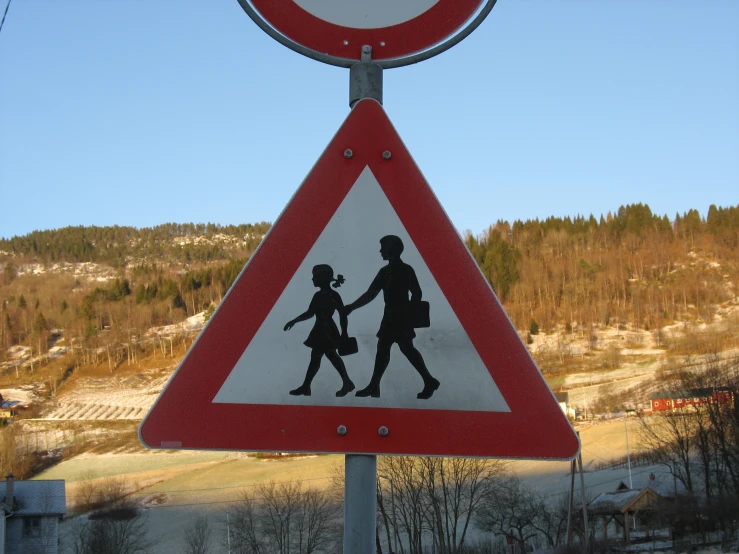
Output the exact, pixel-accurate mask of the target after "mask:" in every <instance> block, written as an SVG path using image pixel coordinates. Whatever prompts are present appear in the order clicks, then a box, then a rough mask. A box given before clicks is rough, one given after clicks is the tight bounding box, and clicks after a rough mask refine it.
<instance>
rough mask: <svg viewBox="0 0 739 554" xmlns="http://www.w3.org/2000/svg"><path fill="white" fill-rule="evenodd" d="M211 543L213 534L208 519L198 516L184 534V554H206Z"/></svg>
mask: <svg viewBox="0 0 739 554" xmlns="http://www.w3.org/2000/svg"><path fill="white" fill-rule="evenodd" d="M212 542H213V532H212V530H211V528H210V523H209V522H208V518H207V517H205V516H198V517H196V518H195V521H193V522H192V525H190V526H189V527H188V528H187V531H186V532H185V550H184V552H185V554H208V552H210V548H211V543H212Z"/></svg>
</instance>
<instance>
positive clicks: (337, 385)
mask: <svg viewBox="0 0 739 554" xmlns="http://www.w3.org/2000/svg"><path fill="white" fill-rule="evenodd" d="M386 235H395V236H397V237H399V238H400V239H401V240H402V242H403V245H404V250H403V252H402V255H401V260H402V261H403V262H405V264H408V265H410V266H411V267H412V268H413V270H414V272H415V274H416V277H417V279H418V284H419V285H420V287H421V291H422V295H423V300H424V301H427V302H429V304H430V326H429V327H427V328H419V329H415V334H416V337H415V338H414V339H413V345H414V346H415V348H416V349H417V351H418V352H420V354H421V356H422V357H423V360H424V362H425V365H426V367H427V369H428V371H429V373H430V374H431V375H432V376H433V378H435V379H436V380H438V381H439V387H438V389H436V390H435V391H434V392H433V394H432V395H431V397H430V398H426V399H418V398H417V397H416V395H417V394H418V393H420V392H421V391H422V390H423V389H424V379H423V378H422V377H421V375H420V373H419V372H418V371H416V369H415V368H414V366H413V365H412V364H411V363H410V362H409V360H408V359H407V358H406V356H404V354H403V353H402V352H401V351H400V349H399V346H398V344H393V346H392V348H391V351H390V362H389V365H388V366H387V370H386V371H385V373H384V374H383V376H382V379H381V382H380V396H379V397H358V396H356V393H357V392H358V391H360V390H361V389H363V388H365V387H367V386H368V384H369V383H370V379H371V378H372V376H373V370H374V366H375V354H376V352H377V346H378V337H377V333H378V330H379V329H380V323H381V321H382V319H383V312H384V309H385V302H384V299H383V293H382V292H380V293H379V295H378V296H377V297H376V298H375V299H374V300H372V301H371V302H370V303H368V304H366V305H365V306H364V307H361V308H358V309H356V311H353V312H351V313H350V314H349V318H348V335H349V336H350V337H356V339H357V343H358V352H357V353H356V354H352V355H348V356H344V357H342V358H341V359H342V360H343V362H344V365H345V367H346V371H347V374H348V376H349V378H350V379H351V381H352V382H353V383H354V385H355V387H356V389H355V390H354V391H352V392H350V393H348V394H347V395H346V396H343V397H337V396H336V392H337V391H339V390H340V389H341V388H342V378H341V377H340V375H339V372H338V371H337V369H335V368H334V366H333V365H332V363H331V362H330V361H329V360H328V359H327V358H326V357H325V356H323V357H322V358H321V365H320V369H319V371H318V373H317V374H316V375H315V377H314V378H313V380H312V383H311V386H310V396H304V395H299V396H296V395H294V394H290V391H294V390H295V389H297V388H299V387H300V386H301V385H302V384H303V382H304V379H305V377H306V371H307V369H308V364H309V362H310V360H311V353H312V350H311V348H309V347H308V346H305V345H304V344H303V342H304V341H306V339H307V338H308V336H309V335H310V334H311V331H312V329H313V327H314V324H315V323H316V319H315V317H313V318H310V319H307V320H305V321H302V322H298V323H295V324H294V326H293V327H292V328H291V329H289V330H288V331H285V330H284V328H285V325H286V324H287V323H288V322H290V321H291V320H293V319H294V318H296V317H297V316H299V315H300V314H302V313H304V312H306V310H308V307H309V305H311V301H312V299H313V297H314V295H315V294H316V292H317V291H318V288H317V287H316V286H314V284H313V282H312V277H313V273H312V270H313V267H314V266H316V265H319V264H328V265H329V266H331V268H332V269H333V274H334V277H336V276H337V275H339V274H341V275H343V277H344V278H345V282H344V283H343V284H342V285H341V286H340V287H338V288H333V287H332V288H331V291H334V292H336V293H338V294H339V295H340V296H341V299H342V301H343V304H344V305H348V304H350V303H353V302H354V301H356V300H357V299H358V298H359V297H360V296H361V295H362V294H363V293H365V292H366V291H367V289H368V288H369V286H370V283H372V281H373V279H375V276H376V275H377V274H378V271H379V270H380V269H381V268H383V267H385V266H387V264H388V262H387V261H385V260H383V258H382V256H381V255H380V242H379V240H380V238H382V237H383V236H386ZM333 320H334V322H335V324H336V326H337V327H338V326H339V316H338V313H335V314H334V316H333ZM213 402H215V403H233V404H276V405H291V404H292V405H310V406H352V407H383V408H411V409H433V410H467V411H489V412H508V411H510V410H509V408H508V405H507V404H506V402H505V400H504V399H503V397H502V395H501V393H500V391H499V390H498V387H497V386H496V385H495V382H494V381H493V379H492V377H491V375H490V372H488V370H487V369H486V368H485V365H484V364H483V362H482V360H481V359H480V357H479V355H478V353H477V351H476V349H475V347H474V346H473V345H472V343H471V341H470V339H469V338H468V336H467V333H466V332H465V331H464V329H463V327H462V325H461V324H460V322H459V320H458V319H457V316H456V315H455V314H454V311H453V310H452V308H451V306H450V305H449V303H448V302H447V300H446V298H445V296H444V294H443V293H442V291H441V289H440V288H439V286H438V285H437V283H436V280H435V279H434V277H433V276H432V275H431V273H430V271H429V269H428V267H427V266H426V264H425V262H424V261H423V259H422V258H421V255H420V253H419V252H418V250H417V249H416V247H415V245H414V244H413V241H412V240H411V238H410V236H409V235H408V233H407V232H406V230H405V228H404V226H403V224H402V223H401V221H400V219H399V218H398V216H397V215H396V213H395V211H394V210H393V208H392V206H391V204H390V202H389V201H388V199H387V197H386V196H385V194H384V192H383V191H382V188H381V187H380V185H379V183H378V182H377V179H376V178H375V176H374V175H373V173H372V171H371V170H370V169H369V167H366V168H365V169H364V171H363V172H362V173H361V175H360V176H359V178H358V179H357V181H356V183H355V184H354V185H353V187H352V189H351V190H350V191H349V193H348V194H347V196H346V198H345V199H344V200H343V202H342V203H341V205H340V206H339V208H338V210H337V211H336V213H335V214H334V216H333V217H332V218H331V220H330V221H329V223H328V225H327V226H326V228H325V229H324V230H323V232H322V233H321V235H320V237H319V238H318V240H317V241H316V243H315V245H314V246H313V248H312V249H311V250H310V252H309V253H308V255H307V256H306V258H305V260H303V263H302V264H301V265H300V268H299V269H298V271H297V273H296V274H295V275H294V276H293V278H292V280H291V281H290V282H289V284H288V285H287V287H286V288H285V290H284V291H283V293H282V295H281V296H280V298H279V299H278V300H277V302H276V303H275V305H274V307H273V308H272V311H271V312H270V313H269V315H268V316H267V318H266V319H265V321H264V323H263V324H262V326H261V327H260V328H259V330H258V331H257V333H256V335H255V336H254V338H253V339H252V341H251V343H250V344H249V345H248V346H247V348H246V350H245V351H244V353H243V354H242V356H241V358H240V359H239V361H238V362H237V363H236V366H235V367H234V368H233V370H232V371H231V373H230V375H229V376H228V378H227V379H226V381H225V382H224V383H223V385H222V387H221V389H220V390H219V392H218V394H217V395H216V396H215V398H214V399H213Z"/></svg>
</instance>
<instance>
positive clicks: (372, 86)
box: [344, 45, 390, 554]
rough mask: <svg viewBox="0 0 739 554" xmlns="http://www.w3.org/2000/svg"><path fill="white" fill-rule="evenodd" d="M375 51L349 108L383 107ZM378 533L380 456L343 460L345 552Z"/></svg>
mask: <svg viewBox="0 0 739 554" xmlns="http://www.w3.org/2000/svg"><path fill="white" fill-rule="evenodd" d="M371 60H372V47H371V46H366V45H365V46H362V61H361V62H359V63H356V64H354V65H353V66H352V67H351V68H350V70H349V106H350V107H352V108H353V107H354V104H356V103H357V102H359V101H360V100H362V99H364V98H372V99H374V100H377V101H378V102H379V103H380V104H382V68H381V67H380V66H379V65H377V64H376V63H372V61H371ZM376 531H377V456H367V455H363V454H347V455H346V456H345V457H344V552H346V553H347V554H373V552H374V550H375V546H376V545H375V533H376ZM388 546H390V545H388Z"/></svg>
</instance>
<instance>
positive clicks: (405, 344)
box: [139, 100, 579, 459]
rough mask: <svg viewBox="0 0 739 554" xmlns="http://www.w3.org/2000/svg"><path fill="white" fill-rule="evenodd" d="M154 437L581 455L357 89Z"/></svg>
mask: <svg viewBox="0 0 739 554" xmlns="http://www.w3.org/2000/svg"><path fill="white" fill-rule="evenodd" d="M139 435H140V438H141V441H142V442H143V443H144V444H145V445H147V446H149V447H151V448H178V449H179V448H182V449H188V448H189V449H225V450H247V451H279V452H345V453H366V454H419V455H447V456H483V457H501V458H503V457H506V458H550V459H570V458H572V457H574V456H575V455H576V454H577V452H578V450H579V440H578V438H577V436H576V434H575V433H574V431H573V429H572V427H571V426H570V424H569V422H568V421H567V419H566V417H565V416H564V414H563V412H562V410H561V409H560V407H559V405H558V404H557V402H556V400H555V399H554V396H553V394H552V393H551V391H550V390H549V388H548V386H547V385H546V383H545V381H544V379H543V378H542V376H541V374H540V372H539V370H538V368H537V367H536V365H535V363H534V362H533V360H532V358H531V356H530V355H529V353H528V351H527V350H526V347H525V346H524V345H523V343H522V342H521V340H520V338H519V336H518V334H517V333H516V330H515V329H514V328H513V325H512V324H511V322H510V320H509V319H508V317H507V315H506V314H505V312H504V310H503V308H502V307H501V306H500V303H499V302H498V300H497V299H496V298H495V295H494V294H493V292H492V289H491V288H490V286H489V285H488V283H487V282H486V281H485V279H484V277H483V275H482V273H481V272H480V270H479V268H478V267H477V265H476V263H475V262H474V260H473V259H472V257H471V256H470V254H469V252H468V251H467V249H466V247H465V245H464V243H463V242H462V240H461V238H460V237H459V235H458V234H457V232H456V230H455V229H454V227H453V226H452V224H451V222H450V221H449V219H448V217H447V216H446V214H445V213H444V211H443V209H442V208H441V206H440V204H439V202H438V201H437V199H436V197H435V196H434V194H433V192H432V191H431V189H430V188H429V186H428V184H427V183H426V181H425V180H424V178H423V176H422V175H421V173H420V171H419V169H418V167H417V166H416V165H415V163H414V161H413V159H412V158H411V156H410V154H409V153H408V151H407V150H406V148H405V146H404V145H403V143H402V141H401V140H400V137H399V136H398V134H397V132H396V131H395V129H394V128H393V126H392V124H391V122H390V120H389V119H388V117H387V115H386V114H385V112H384V110H383V108H382V106H380V104H378V103H377V102H375V101H373V100H363V101H361V102H359V103H358V104H357V105H356V106H355V107H354V108H353V110H352V111H351V113H350V114H349V117H348V118H347V119H346V121H345V122H344V124H343V125H342V127H341V128H340V129H339V132H338V133H337V134H336V136H335V137H334V139H333V140H332V141H331V143H330V144H329V146H328V148H327V149H326V151H325V152H324V153H323V155H322V156H321V158H320V159H319V160H318V163H317V164H316V165H315V167H314V168H313V170H312V171H311V173H310V174H309V175H308V177H307V178H306V180H305V181H304V183H303V184H302V185H301V187H300V188H299V189H298V191H297V192H296V194H295V196H294V197H293V198H292V200H291V201H290V203H289V204H288V206H287V207H286V208H285V211H284V212H283V213H282V215H281V216H280V218H279V219H278V220H277V222H276V223H275V224H274V226H273V227H272V229H271V230H270V232H269V233H268V235H267V236H266V237H265V239H264V241H263V242H262V244H261V246H260V247H259V249H258V250H257V252H256V253H255V254H254V256H253V257H252V259H251V260H250V261H249V263H248V264H247V265H246V267H245V268H244V270H243V271H242V273H241V274H240V275H239V277H238V278H237V279H236V281H235V283H234V285H233V286H232V288H231V290H230V291H229V292H228V294H227V295H226V297H225V298H224V300H223V302H222V303H221V305H220V306H219V308H218V309H217V310H216V311H215V313H214V314H213V316H212V317H211V320H210V321H209V322H208V324H207V326H206V327H205V329H204V330H203V332H202V333H201V335H200V337H199V338H198V340H197V341H196V343H195V344H194V346H193V347H192V348H191V350H190V351H189V352H188V354H187V356H186V357H185V359H184V360H183V361H182V363H181V364H180V366H179V368H178V369H177V371H176V372H175V374H174V375H173V377H172V379H171V380H170V382H169V383H168V384H167V386H166V387H165V389H164V391H163V392H162V394H161V396H160V398H159V399H158V400H157V402H156V403H155V405H154V407H153V408H152V409H151V411H150V413H149V414H148V415H147V417H146V418H145V419H144V421H143V422H142V424H141V427H140V429H139Z"/></svg>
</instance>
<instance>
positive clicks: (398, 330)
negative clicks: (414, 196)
mask: <svg viewBox="0 0 739 554" xmlns="http://www.w3.org/2000/svg"><path fill="white" fill-rule="evenodd" d="M402 253H403V241H402V240H401V239H400V237H396V236H395V235H387V236H385V237H382V238H381V239H380V255H382V259H383V260H387V265H386V266H385V267H383V268H382V269H380V271H379V272H378V273H377V276H376V277H375V278H374V280H373V281H372V283H371V284H370V286H369V288H368V289H367V292H365V293H364V294H362V295H361V296H360V297H359V298H357V299H356V300H355V301H354V302H352V303H351V304H347V305H346V306H345V308H344V309H345V311H346V314H347V315H348V314H350V313H351V312H353V311H354V310H356V309H358V308H361V307H362V306H366V305H367V304H369V303H370V302H372V301H373V300H374V299H375V298H376V297H377V295H378V294H380V291H382V294H383V298H384V300H385V312H384V314H383V316H382V323H381V324H380V330H379V331H378V332H377V338H378V340H377V354H376V355H375V369H374V371H373V373H372V379H371V380H370V383H369V385H367V386H366V387H365V388H363V389H362V390H360V391H357V393H356V395H357V396H371V397H373V398H379V396H380V381H381V380H382V376H383V374H384V373H385V370H386V369H387V366H388V364H389V363H390V348H391V347H392V345H393V343H397V344H398V347H399V348H400V351H401V352H402V353H403V355H404V356H405V357H406V358H408V361H409V362H410V363H411V365H412V366H413V367H414V368H415V369H416V371H418V373H419V375H420V376H421V378H422V379H423V390H422V391H421V392H419V393H418V394H417V395H416V398H420V399H427V398H431V396H432V395H433V394H434V392H435V391H436V390H437V389H438V388H439V385H440V383H439V381H438V380H437V379H434V377H433V376H432V375H431V373H429V370H428V369H427V368H426V364H425V363H424V361H423V356H421V353H420V352H419V351H418V350H417V349H416V347H415V346H413V339H414V338H415V337H416V332H415V331H414V330H413V319H412V311H411V310H412V306H413V303H417V302H420V301H421V286H420V285H419V284H418V279H417V278H416V272H415V271H413V268H412V267H411V266H409V265H408V264H407V263H405V262H403V260H401V259H400V255H401V254H402ZM409 293H410V295H411V296H410V299H409V298H408V294H409Z"/></svg>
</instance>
